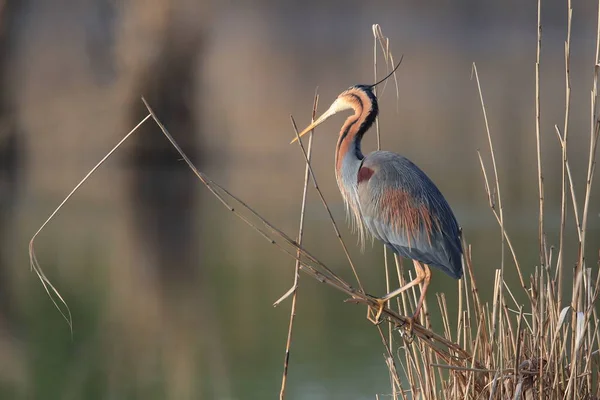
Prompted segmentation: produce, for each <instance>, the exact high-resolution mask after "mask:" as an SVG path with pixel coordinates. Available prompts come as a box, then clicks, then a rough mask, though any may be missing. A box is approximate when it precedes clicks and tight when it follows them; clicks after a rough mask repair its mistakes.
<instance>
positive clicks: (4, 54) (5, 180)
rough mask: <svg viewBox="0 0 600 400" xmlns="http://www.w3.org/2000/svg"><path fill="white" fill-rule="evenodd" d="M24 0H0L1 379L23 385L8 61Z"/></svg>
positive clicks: (16, 176)
mask: <svg viewBox="0 0 600 400" xmlns="http://www.w3.org/2000/svg"><path fill="white" fill-rule="evenodd" d="M23 3H24V1H21V0H0V85H1V86H0V87H1V88H2V90H1V91H0V376H1V377H2V380H3V381H4V382H20V384H21V385H23V384H24V380H25V379H26V378H25V365H24V356H23V354H21V351H22V347H21V346H20V345H19V343H18V341H17V340H16V339H15V335H14V332H13V329H12V328H14V326H13V325H12V324H11V323H10V321H11V320H13V319H14V318H15V315H13V314H14V313H15V309H14V308H13V307H12V304H13V301H12V298H13V295H12V293H11V291H10V289H11V282H12V279H11V277H10V276H9V275H10V271H11V269H10V268H9V263H10V262H11V261H10V260H11V259H12V249H13V247H14V245H15V240H14V234H13V232H14V230H15V229H14V227H15V219H14V212H15V209H16V207H15V205H16V202H17V198H18V192H19V187H20V184H19V183H20V172H21V171H22V168H21V167H22V164H23V158H24V154H23V151H24V150H23V143H22V140H23V135H21V134H20V133H19V127H18V126H17V121H16V117H15V104H14V103H15V98H14V90H15V89H14V87H13V85H12V82H13V81H14V80H13V79H12V78H11V75H12V73H11V72H12V69H11V65H12V64H11V61H12V59H13V55H14V37H15V35H14V34H13V33H14V25H15V21H16V18H17V14H18V12H19V7H20V6H22V5H23Z"/></svg>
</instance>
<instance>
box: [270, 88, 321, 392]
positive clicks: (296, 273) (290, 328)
mask: <svg viewBox="0 0 600 400" xmlns="http://www.w3.org/2000/svg"><path fill="white" fill-rule="evenodd" d="M318 105H319V95H318V94H317V93H315V99H314V102H313V110H312V117H311V121H314V120H315V116H316V114H317V107H318ZM294 130H295V131H296V135H298V129H296V127H295V126H294ZM313 135H314V130H313V131H311V132H310V136H309V138H308V154H307V156H306V168H305V169H304V185H303V187H302V203H301V205H300V222H299V227H298V239H297V241H298V245H300V246H301V245H302V237H303V234H304V213H305V211H306V198H307V195H308V181H309V176H310V175H309V172H310V169H309V166H310V159H311V155H312V142H313ZM296 256H297V257H300V252H299V251H298V252H296ZM299 280H300V262H299V261H298V260H296V264H295V268H294V283H293V284H292V287H291V289H290V290H288V292H287V293H286V294H284V296H283V297H281V298H280V299H279V300H277V301H276V302H275V304H273V306H276V305H277V304H279V303H280V302H281V301H282V300H283V299H285V298H286V297H288V296H289V293H292V306H291V307H290V322H289V324H288V336H287V340H286V343H285V357H284V360H283V375H282V377H281V389H280V391H279V398H280V399H281V400H283V399H284V398H285V389H286V384H287V376H288V370H289V365H290V349H291V346H292V335H293V331H294V319H295V316H296V304H297V303H296V301H297V299H298V283H299Z"/></svg>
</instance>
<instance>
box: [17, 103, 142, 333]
mask: <svg viewBox="0 0 600 400" xmlns="http://www.w3.org/2000/svg"><path fill="white" fill-rule="evenodd" d="M150 116H151V115H150V114H148V115H146V117H145V118H144V119H142V120H141V121H140V122H139V123H138V124H137V125H136V126H135V127H134V128H133V129H132V130H131V131H129V133H128V134H127V135H125V136H124V137H123V138H122V139H121V140H120V141H119V143H117V144H116V145H115V146H114V147H113V148H112V149H111V150H110V151H109V152H108V153H106V155H105V156H104V157H102V159H101V160H100V161H99V162H98V163H97V164H96V165H95V166H94V167H93V168H92V169H91V170H90V171H89V172H88V173H87V174H86V175H85V176H84V177H83V179H82V180H81V181H79V183H78V184H77V185H75V187H74V188H73V190H71V192H70V193H69V194H68V195H67V196H66V197H65V198H64V200H63V201H62V202H61V203H60V204H59V205H58V207H56V209H55V210H54V211H53V212H52V214H50V216H49V217H48V218H47V219H46V221H44V223H43V224H42V225H41V226H40V227H39V229H38V230H37V232H35V234H34V235H33V236H32V237H31V240H30V241H29V266H30V267H31V269H32V270H33V271H34V272H35V273H36V275H37V277H38V279H39V280H40V282H42V286H44V290H45V291H46V293H47V294H48V297H50V300H51V301H52V304H54V307H56V309H57V310H58V312H60V315H62V317H63V318H64V319H65V321H67V324H68V325H69V329H70V331H71V335H73V316H72V315H71V309H70V308H69V306H68V305H67V302H66V301H65V299H64V298H63V297H62V296H61V294H60V293H59V292H58V290H57V289H56V288H55V287H54V285H53V284H52V283H51V282H50V280H49V279H48V278H47V277H46V274H44V271H43V270H42V267H41V265H40V263H39V261H38V259H37V257H36V255H35V247H34V242H35V239H36V238H37V236H38V235H39V234H40V232H42V230H43V229H44V228H45V227H46V225H48V223H49V222H50V221H51V220H52V218H54V216H55V215H56V214H58V211H59V210H60V209H61V208H62V207H63V206H64V205H65V204H66V202H67V201H69V199H70V198H71V197H73V195H74V194H75V192H76V191H77V190H78V189H79V188H80V187H81V185H83V184H84V182H85V181H86V180H87V179H88V178H89V177H90V176H91V175H92V174H93V173H94V172H95V171H96V170H97V169H98V168H100V166H101V165H102V164H104V162H105V161H106V160H107V159H108V158H109V157H110V156H111V155H112V154H113V153H114V152H115V151H116V150H117V149H118V148H119V147H120V146H121V145H122V144H123V143H124V142H125V141H126V140H127V139H129V137H130V136H131V135H133V133H134V132H135V131H137V129H138V128H139V127H140V126H142V124H143V123H144V122H146V121H147V120H148V119H149V118H150ZM55 297H56V299H58V301H57V300H56V299H55ZM61 304H62V305H63V306H64V311H63V307H61Z"/></svg>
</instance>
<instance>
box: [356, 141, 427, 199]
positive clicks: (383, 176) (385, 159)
mask: <svg viewBox="0 0 600 400" xmlns="http://www.w3.org/2000/svg"><path fill="white" fill-rule="evenodd" d="M358 184H359V186H361V184H369V185H368V186H373V185H384V186H385V187H392V188H393V187H398V186H402V187H403V188H405V189H407V190H411V189H414V190H417V191H418V189H419V188H421V187H423V186H425V187H426V188H428V189H429V188H430V187H431V186H435V185H434V184H433V182H432V181H431V179H429V177H428V176H427V175H426V174H425V173H424V172H423V171H422V170H421V169H420V168H419V167H418V166H417V165H416V164H414V163H413V162H412V161H410V160H409V159H408V158H406V157H404V156H402V155H400V154H398V153H394V152H391V151H383V150H380V151H374V152H372V153H370V154H368V155H367V156H366V157H365V158H364V160H363V163H362V165H361V167H360V169H359V171H358Z"/></svg>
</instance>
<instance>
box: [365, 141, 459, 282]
mask: <svg viewBox="0 0 600 400" xmlns="http://www.w3.org/2000/svg"><path fill="white" fill-rule="evenodd" d="M357 191H358V203H359V206H360V212H361V215H362V217H363V222H364V225H365V226H366V227H367V229H368V230H369V231H370V232H371V234H372V235H373V236H374V237H376V238H377V239H379V240H381V241H383V242H384V243H386V244H387V245H388V246H389V247H391V248H392V249H393V250H394V251H396V252H397V253H398V254H399V255H401V256H403V257H407V258H411V259H414V260H417V261H420V262H422V263H425V264H428V265H430V266H433V267H437V268H440V269H441V270H443V271H444V272H446V273H447V274H448V275H450V276H452V277H454V278H456V279H458V278H460V277H462V274H463V270H462V245H461V241H460V230H459V227H458V223H457V222H456V218H455V217H454V214H453V213H452V210H451V209H450V206H449V205H448V202H446V199H445V198H444V196H443V195H442V193H441V192H440V191H439V189H438V188H437V187H436V186H435V184H434V183H433V182H432V181H431V179H429V177H427V175H425V173H424V172H423V171H421V169H419V167H417V166H416V165H415V164H413V163H412V162H411V161H409V160H408V159H406V158H404V157H402V156H400V155H399V154H396V153H392V152H387V151H376V152H373V153H371V154H369V155H368V156H367V157H366V158H365V159H364V161H363V163H362V165H361V169H360V170H359V173H358V188H357Z"/></svg>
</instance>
